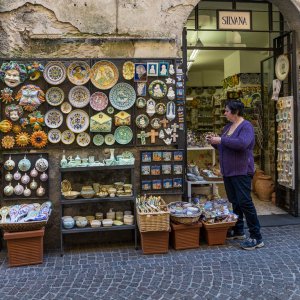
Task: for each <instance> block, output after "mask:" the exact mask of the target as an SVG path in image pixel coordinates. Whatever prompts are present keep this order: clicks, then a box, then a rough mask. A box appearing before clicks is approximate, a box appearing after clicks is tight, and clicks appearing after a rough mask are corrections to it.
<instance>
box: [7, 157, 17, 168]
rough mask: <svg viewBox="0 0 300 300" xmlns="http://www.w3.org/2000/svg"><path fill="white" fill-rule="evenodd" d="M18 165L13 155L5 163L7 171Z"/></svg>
mask: <svg viewBox="0 0 300 300" xmlns="http://www.w3.org/2000/svg"><path fill="white" fill-rule="evenodd" d="M15 166H16V163H15V162H14V161H13V160H12V159H11V156H10V157H9V159H8V160H7V161H6V162H5V163H4V168H5V169H6V170H7V171H11V170H12V169H13V168H14V167H15Z"/></svg>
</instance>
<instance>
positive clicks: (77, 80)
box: [67, 61, 91, 85]
mask: <svg viewBox="0 0 300 300" xmlns="http://www.w3.org/2000/svg"><path fill="white" fill-rule="evenodd" d="M90 71H91V68H90V66H89V65H88V64H87V63H86V62H85V61H74V62H72V63H71V64H70V65H69V67H68V69H67V75H68V78H69V80H70V81H71V82H72V83H73V84H76V85H83V84H85V83H87V82H88V81H89V79H90Z"/></svg>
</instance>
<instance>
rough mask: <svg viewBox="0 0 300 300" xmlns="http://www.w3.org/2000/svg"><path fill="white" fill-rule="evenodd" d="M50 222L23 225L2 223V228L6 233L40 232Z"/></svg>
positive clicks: (0, 225) (24, 223) (25, 223)
mask: <svg viewBox="0 0 300 300" xmlns="http://www.w3.org/2000/svg"><path fill="white" fill-rule="evenodd" d="M47 221H48V220H45V221H32V222H23V223H0V228H1V229H3V230H4V231H6V232H21V231H32V230H40V229H42V228H43V227H44V226H46V224H47Z"/></svg>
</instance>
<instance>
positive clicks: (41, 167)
mask: <svg viewBox="0 0 300 300" xmlns="http://www.w3.org/2000/svg"><path fill="white" fill-rule="evenodd" d="M48 166H49V163H48V161H47V160H46V159H45V158H39V159H38V160H37V161H36V163H35V167H36V169H37V170H38V171H39V172H45V171H46V170H47V169H48Z"/></svg>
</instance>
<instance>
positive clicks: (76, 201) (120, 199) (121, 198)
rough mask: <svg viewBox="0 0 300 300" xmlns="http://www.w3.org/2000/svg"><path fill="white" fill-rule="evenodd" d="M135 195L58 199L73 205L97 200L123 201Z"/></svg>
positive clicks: (131, 198) (62, 202)
mask: <svg viewBox="0 0 300 300" xmlns="http://www.w3.org/2000/svg"><path fill="white" fill-rule="evenodd" d="M134 200H135V197H134V196H131V197H113V198H110V197H105V198H80V199H73V200H67V199H62V200H61V201H60V203H61V204H64V205H73V204H82V203H85V204H87V203H97V202H107V201H111V202H123V201H134Z"/></svg>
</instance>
